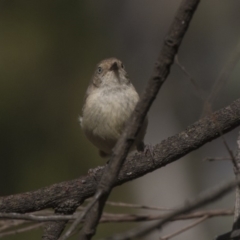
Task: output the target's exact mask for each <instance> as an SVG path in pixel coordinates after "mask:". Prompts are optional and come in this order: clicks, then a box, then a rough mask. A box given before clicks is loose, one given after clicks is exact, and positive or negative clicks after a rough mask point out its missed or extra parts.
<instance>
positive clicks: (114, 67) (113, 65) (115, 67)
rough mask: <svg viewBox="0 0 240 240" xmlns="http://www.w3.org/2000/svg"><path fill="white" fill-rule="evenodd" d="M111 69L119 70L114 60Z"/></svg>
mask: <svg viewBox="0 0 240 240" xmlns="http://www.w3.org/2000/svg"><path fill="white" fill-rule="evenodd" d="M110 70H111V71H117V70H118V65H117V62H114V63H113V64H112V66H111V67H110Z"/></svg>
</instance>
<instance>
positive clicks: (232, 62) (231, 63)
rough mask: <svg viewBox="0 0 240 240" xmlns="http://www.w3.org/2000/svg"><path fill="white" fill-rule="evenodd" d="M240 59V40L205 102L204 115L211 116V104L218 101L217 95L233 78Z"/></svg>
mask: <svg viewBox="0 0 240 240" xmlns="http://www.w3.org/2000/svg"><path fill="white" fill-rule="evenodd" d="M239 59H240V39H239V41H238V45H237V46H236V48H235V49H234V50H233V52H232V53H231V55H230V57H229V58H228V59H227V61H226V63H225V65H224V67H223V68H222V70H221V72H220V75H219V77H218V78H217V80H216V81H215V83H214V85H213V88H212V91H211V93H210V95H209V97H208V98H207V100H206V101H205V104H204V107H203V115H206V114H209V113H211V112H212V107H211V104H212V103H213V101H214V100H215V99H216V97H217V94H218V93H219V91H220V90H221V89H222V88H223V87H224V85H226V83H227V81H228V79H229V77H230V76H231V74H232V72H233V70H234V68H235V66H236V65H237V63H238V62H239Z"/></svg>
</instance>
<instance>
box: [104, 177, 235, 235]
mask: <svg viewBox="0 0 240 240" xmlns="http://www.w3.org/2000/svg"><path fill="white" fill-rule="evenodd" d="M239 183H240V179H237V180H236V179H234V180H231V181H228V182H227V183H225V184H222V185H221V186H220V187H219V186H218V187H216V188H214V189H212V190H211V191H208V192H206V193H203V194H202V195H200V196H199V197H197V198H195V199H194V200H192V201H188V204H185V205H184V206H183V207H181V208H179V209H178V210H176V211H174V212H173V213H170V214H168V215H167V216H166V217H165V218H163V219H162V220H160V221H158V222H157V223H155V224H152V225H150V226H141V227H138V228H135V229H132V230H130V231H128V232H125V233H122V234H118V235H115V236H112V237H109V238H106V239H107V240H129V239H132V238H137V237H142V236H145V235H147V234H149V233H150V232H152V231H154V230H155V229H160V228H161V227H162V226H163V225H164V224H166V223H167V222H169V221H171V220H172V219H174V218H176V217H177V216H179V215H182V214H186V213H188V212H191V211H192V210H194V209H197V208H199V207H202V206H204V205H206V204H208V203H210V202H213V201H216V200H218V199H219V198H221V197H223V196H224V195H226V194H227V193H229V192H230V191H231V190H232V189H233V188H235V187H236V186H237V185H238V184H239Z"/></svg>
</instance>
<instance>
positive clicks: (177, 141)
mask: <svg viewBox="0 0 240 240" xmlns="http://www.w3.org/2000/svg"><path fill="white" fill-rule="evenodd" d="M216 122H217V123H218V124H216ZM238 126H240V99H238V100H236V101H234V102H233V103H232V104H230V105H229V106H227V107H225V108H222V109H220V110H218V111H216V112H215V113H213V114H212V115H211V116H207V117H204V118H202V119H200V120H199V121H197V122H196V123H194V124H192V125H190V126H189V127H188V128H187V129H186V130H185V131H183V132H181V133H178V134H176V135H174V136H172V137H169V138H167V139H165V140H163V141H162V142H161V143H159V144H157V145H155V146H153V153H154V159H153V158H152V156H151V155H150V154H149V153H147V154H143V153H139V152H136V153H135V154H132V155H131V156H129V157H128V158H127V159H126V162H125V163H124V165H123V167H122V169H121V171H120V173H119V176H118V179H117V181H116V182H115V184H114V186H117V185H121V184H123V183H125V182H128V181H131V180H133V179H136V178H139V177H141V176H143V175H145V174H147V173H149V172H152V171H154V170H156V169H159V168H161V167H164V166H166V165H167V164H170V163H172V162H174V161H176V160H179V159H180V158H181V157H183V156H185V155H187V154H188V153H189V152H192V151H194V150H196V149H198V148H200V147H201V146H203V145H204V144H206V143H207V142H210V141H212V140H214V139H216V138H218V137H219V136H220V133H219V132H221V133H223V134H224V133H227V132H229V131H231V130H232V129H234V128H236V127H238ZM103 170H104V166H102V167H97V168H95V169H92V170H90V171H89V172H88V175H86V176H82V177H80V178H78V179H75V180H71V181H66V182H61V183H57V184H54V185H51V186H49V187H45V188H41V189H38V190H36V191H32V192H26V193H21V194H15V195H10V196H6V197H0V212H17V213H27V212H34V211H39V210H43V209H46V208H53V209H56V210H58V211H63V210H64V209H69V208H71V207H73V206H75V207H77V206H80V205H81V204H82V202H83V201H84V200H85V199H87V198H89V197H91V196H93V194H94V193H95V191H96V188H97V183H98V181H99V179H100V178H101V175H102V173H103Z"/></svg>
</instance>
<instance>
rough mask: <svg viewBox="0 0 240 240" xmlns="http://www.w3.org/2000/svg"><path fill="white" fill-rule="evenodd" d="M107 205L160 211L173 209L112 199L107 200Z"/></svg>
mask: <svg viewBox="0 0 240 240" xmlns="http://www.w3.org/2000/svg"><path fill="white" fill-rule="evenodd" d="M106 205H110V206H116V207H127V208H140V209H147V210H160V211H171V210H173V209H171V208H164V207H157V206H148V205H141V204H133V203H124V202H112V201H107V202H106Z"/></svg>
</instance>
